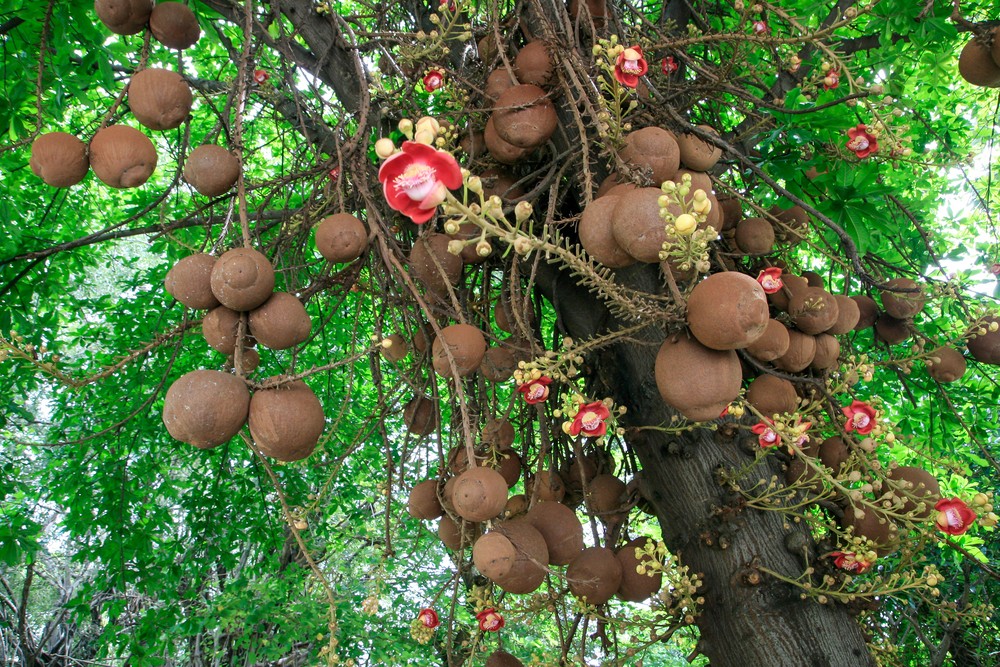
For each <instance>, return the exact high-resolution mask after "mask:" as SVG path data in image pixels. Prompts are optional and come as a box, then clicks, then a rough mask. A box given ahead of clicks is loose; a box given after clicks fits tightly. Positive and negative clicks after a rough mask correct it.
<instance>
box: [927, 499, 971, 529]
mask: <svg viewBox="0 0 1000 667" xmlns="http://www.w3.org/2000/svg"><path fill="white" fill-rule="evenodd" d="M934 509H936V510H937V511H938V514H937V518H936V519H935V523H937V527H938V528H940V529H941V530H942V531H944V532H946V533H948V534H949V535H962V534H963V533H965V532H966V531H967V530H969V528H971V527H972V524H973V523H974V522H975V521H976V512H975V510H973V509H972V508H971V507H969V506H968V505H966V504H965V502H964V501H962V499H961V498H942V499H941V500H939V501H937V504H936V505H934Z"/></svg>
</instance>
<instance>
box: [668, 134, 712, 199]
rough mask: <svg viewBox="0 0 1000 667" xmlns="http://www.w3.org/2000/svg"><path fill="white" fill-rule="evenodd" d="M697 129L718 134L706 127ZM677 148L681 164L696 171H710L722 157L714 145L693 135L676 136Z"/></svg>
mask: <svg viewBox="0 0 1000 667" xmlns="http://www.w3.org/2000/svg"><path fill="white" fill-rule="evenodd" d="M697 127H698V129H699V130H703V131H704V132H707V133H709V134H713V135H715V136H719V133H718V132H716V131H715V129H714V128H712V127H709V126H708V125H698V126H697ZM677 148H678V150H679V151H680V157H681V162H683V163H684V166H685V167H687V168H688V169H695V170H697V171H708V170H710V169H711V168H712V167H714V166H715V164H716V163H717V162H718V161H719V158H720V157H722V149H721V148H719V147H718V146H716V145H715V144H710V143H709V142H707V141H705V140H704V139H702V138H701V137H699V136H697V135H695V134H694V133H691V134H688V133H683V134H678V135H677ZM706 192H708V190H706Z"/></svg>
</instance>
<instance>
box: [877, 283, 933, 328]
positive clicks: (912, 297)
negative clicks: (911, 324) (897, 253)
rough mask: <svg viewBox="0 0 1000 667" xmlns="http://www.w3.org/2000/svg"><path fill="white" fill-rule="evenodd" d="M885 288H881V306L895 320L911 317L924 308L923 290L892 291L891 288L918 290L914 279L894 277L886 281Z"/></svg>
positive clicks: (918, 287) (918, 286)
mask: <svg viewBox="0 0 1000 667" xmlns="http://www.w3.org/2000/svg"><path fill="white" fill-rule="evenodd" d="M886 287H887V289H884V290H882V308H883V309H884V310H885V312H887V313H889V314H890V315H892V316H893V317H895V318H896V319H897V320H905V319H907V318H910V317H913V316H914V315H916V314H917V313H919V312H920V311H921V310H923V308H924V302H925V301H926V299H925V298H924V295H923V292H921V291H917V292H894V291H893V289H894V288H895V289H901V290H913V289H915V290H920V289H921V287H920V285H919V284H917V282H916V281H914V280H910V279H909V278H895V279H893V280H890V281H889V282H888V283H886Z"/></svg>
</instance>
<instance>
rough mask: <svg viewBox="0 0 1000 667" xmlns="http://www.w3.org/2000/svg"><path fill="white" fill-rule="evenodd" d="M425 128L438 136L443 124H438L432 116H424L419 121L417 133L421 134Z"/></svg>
mask: <svg viewBox="0 0 1000 667" xmlns="http://www.w3.org/2000/svg"><path fill="white" fill-rule="evenodd" d="M425 128H426V129H428V130H430V131H431V132H433V133H434V134H435V136H436V135H437V133H438V132H440V131H441V124H440V123H438V122H437V120H435V119H434V118H431V117H430V116H423V117H421V119H420V120H418V121H417V131H418V132H419V131H420V130H422V129H425Z"/></svg>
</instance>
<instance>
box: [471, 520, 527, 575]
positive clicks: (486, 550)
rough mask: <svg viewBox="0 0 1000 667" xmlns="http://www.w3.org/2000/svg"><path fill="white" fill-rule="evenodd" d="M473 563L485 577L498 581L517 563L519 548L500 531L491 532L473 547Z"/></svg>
mask: <svg viewBox="0 0 1000 667" xmlns="http://www.w3.org/2000/svg"><path fill="white" fill-rule="evenodd" d="M472 562H473V564H474V565H475V566H476V569H477V570H479V571H480V572H481V573H482V574H483V576H485V577H487V578H488V579H490V580H491V581H496V580H498V579H500V578H502V577H503V576H504V575H506V574H507V573H508V572H510V570H511V568H512V567H514V563H515V562H517V547H515V546H514V544H513V543H512V542H511V541H510V538H508V537H507V536H506V535H504V534H503V533H502V532H500V531H496V530H491V531H490V532H488V533H486V534H485V535H483V536H482V537H480V538H479V539H478V540H476V545H475V546H474V547H472Z"/></svg>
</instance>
